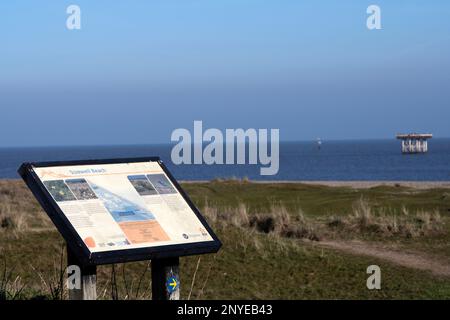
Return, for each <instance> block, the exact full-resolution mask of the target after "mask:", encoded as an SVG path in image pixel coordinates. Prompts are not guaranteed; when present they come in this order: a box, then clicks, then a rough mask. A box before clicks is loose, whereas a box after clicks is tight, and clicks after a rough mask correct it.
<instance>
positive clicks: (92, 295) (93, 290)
mask: <svg viewBox="0 0 450 320" xmlns="http://www.w3.org/2000/svg"><path fill="white" fill-rule="evenodd" d="M67 265H68V266H71V265H77V266H78V267H80V271H81V272H80V277H81V279H80V280H81V288H80V289H70V288H69V300H96V299H97V285H96V284H97V267H96V266H83V265H82V264H81V263H80V262H79V261H78V259H77V258H76V256H75V255H74V254H73V252H72V250H70V248H69V246H67Z"/></svg>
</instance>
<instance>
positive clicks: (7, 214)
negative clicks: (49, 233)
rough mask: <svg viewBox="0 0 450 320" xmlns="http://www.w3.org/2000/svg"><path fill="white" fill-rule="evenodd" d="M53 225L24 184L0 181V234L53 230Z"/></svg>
mask: <svg viewBox="0 0 450 320" xmlns="http://www.w3.org/2000/svg"><path fill="white" fill-rule="evenodd" d="M53 228H54V227H53V224H52V223H51V221H50V219H49V218H48V217H47V215H46V214H45V212H44V211H43V210H42V208H41V207H40V206H39V204H38V203H37V201H36V200H35V198H34V196H33V195H32V194H31V192H30V191H29V190H28V188H27V187H26V186H25V184H24V183H17V181H9V180H0V232H1V231H3V232H10V233H12V234H13V235H15V236H17V235H18V233H22V232H27V231H35V230H48V229H53Z"/></svg>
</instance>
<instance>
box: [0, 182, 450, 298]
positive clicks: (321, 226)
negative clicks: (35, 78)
mask: <svg viewBox="0 0 450 320" xmlns="http://www.w3.org/2000/svg"><path fill="white" fill-rule="evenodd" d="M183 187H184V188H185V190H186V191H187V193H188V194H189V195H190V196H191V198H192V199H193V201H194V203H195V204H196V205H197V206H198V207H199V208H200V209H201V211H203V212H204V214H205V215H206V217H207V219H208V221H209V222H210V223H211V225H212V226H213V228H214V229H215V231H216V232H217V234H218V236H219V238H220V239H221V241H222V242H223V248H222V249H221V250H220V251H219V253H218V254H216V255H204V256H193V257H184V258H181V266H180V268H181V283H182V298H185V299H187V298H188V297H189V298H191V299H219V298H220V299H384V298H387V299H418V298H425V299H449V298H450V277H448V276H443V275H436V274H433V273H432V272H430V271H427V270H420V269H417V268H414V267H413V266H411V267H407V266H400V265H398V264H396V263H394V262H392V261H389V260H388V259H380V258H378V257H372V256H368V255H359V254H355V253H352V252H346V251H341V250H336V249H333V248H330V247H327V246H322V245H321V243H322V242H324V243H325V242H326V241H347V240H358V241H362V242H363V243H367V244H376V245H379V244H381V245H382V246H385V247H389V248H395V249H396V250H401V251H402V252H414V253H419V254H424V255H426V256H427V257H431V258H432V259H437V261H439V262H440V263H442V264H446V263H450V246H449V243H450V236H449V235H450V223H449V211H448V210H449V208H450V197H449V196H448V195H449V194H450V190H449V189H445V188H442V189H440V188H435V189H430V190H428V189H425V190H416V189H414V188H406V187H401V186H399V187H385V186H380V187H375V188H368V189H353V188H348V187H327V186H317V185H314V186H310V185H304V184H292V183H289V184H282V183H279V184H255V183H250V182H246V181H238V180H232V181H214V182H210V183H186V184H183ZM367 210H368V211H367ZM358 212H359V214H361V215H362V216H363V217H364V218H362V219H361V216H358ZM16 215H18V216H20V219H19V218H17V217H16ZM397 215H398V218H396V219H397V220H395V219H394V218H392V217H393V216H397ZM435 215H436V217H437V216H438V217H439V218H436V220H433V219H434V218H433V216H435ZM393 219H394V220H393ZM335 221H341V222H340V223H338V225H335V224H333V222H335ZM361 221H362V222H361ZM393 221H396V223H394V225H396V226H397V227H398V226H399V225H400V226H404V227H405V228H406V227H408V228H411V229H408V230H409V231H411V233H410V234H408V233H402V232H395V230H397V229H392V230H393V231H392V230H390V229H389V228H388V226H389V225H390V224H392V223H393ZM0 224H1V225H2V227H1V228H0V299H1V298H2V291H3V296H4V297H5V298H23V299H33V298H34V299H52V298H54V299H61V298H66V297H67V292H66V291H65V289H64V285H62V281H63V279H64V277H62V274H63V273H64V267H65V247H64V241H63V239H62V238H61V236H60V235H59V233H58V232H57V231H56V230H55V229H54V227H53V226H52V224H51V222H50V221H49V220H48V218H47V217H46V215H45V213H44V212H42V210H41V209H40V207H39V205H38V204H37V202H36V201H35V200H34V197H33V196H32V195H31V193H30V192H29V191H28V189H27V188H26V187H25V186H24V184H23V183H22V182H21V181H0ZM372 225H376V226H378V227H369V228H366V226H372ZM385 227H386V228H385ZM311 235H315V236H316V237H312V236H311ZM372 264H376V265H379V266H380V267H381V270H382V289H381V290H373V291H371V290H368V289H367V288H366V279H367V277H368V275H367V274H366V268H367V266H369V265H372ZM194 279H195V280H194ZM193 280H194V281H193ZM61 287H62V288H63V289H61ZM191 287H192V290H191ZM97 292H98V297H99V298H100V299H148V298H150V295H151V293H150V271H149V264H148V262H137V263H127V264H121V265H115V266H114V268H113V267H112V266H100V267H98V285H97Z"/></svg>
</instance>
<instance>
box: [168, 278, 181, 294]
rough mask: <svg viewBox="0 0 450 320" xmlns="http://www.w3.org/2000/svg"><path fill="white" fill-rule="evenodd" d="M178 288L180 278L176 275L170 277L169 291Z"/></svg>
mask: <svg viewBox="0 0 450 320" xmlns="http://www.w3.org/2000/svg"><path fill="white" fill-rule="evenodd" d="M177 289H178V279H177V278H175V277H170V278H169V279H168V280H167V291H169V293H172V292H174V291H175V290H177Z"/></svg>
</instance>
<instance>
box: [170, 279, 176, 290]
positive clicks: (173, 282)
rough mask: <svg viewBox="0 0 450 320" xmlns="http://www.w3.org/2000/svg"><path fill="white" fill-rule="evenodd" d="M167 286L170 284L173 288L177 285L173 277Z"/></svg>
mask: <svg viewBox="0 0 450 320" xmlns="http://www.w3.org/2000/svg"><path fill="white" fill-rule="evenodd" d="M169 286H172V288H174V289H175V287H176V286H177V281H176V280H175V279H173V281H172V282H171V283H169Z"/></svg>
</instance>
